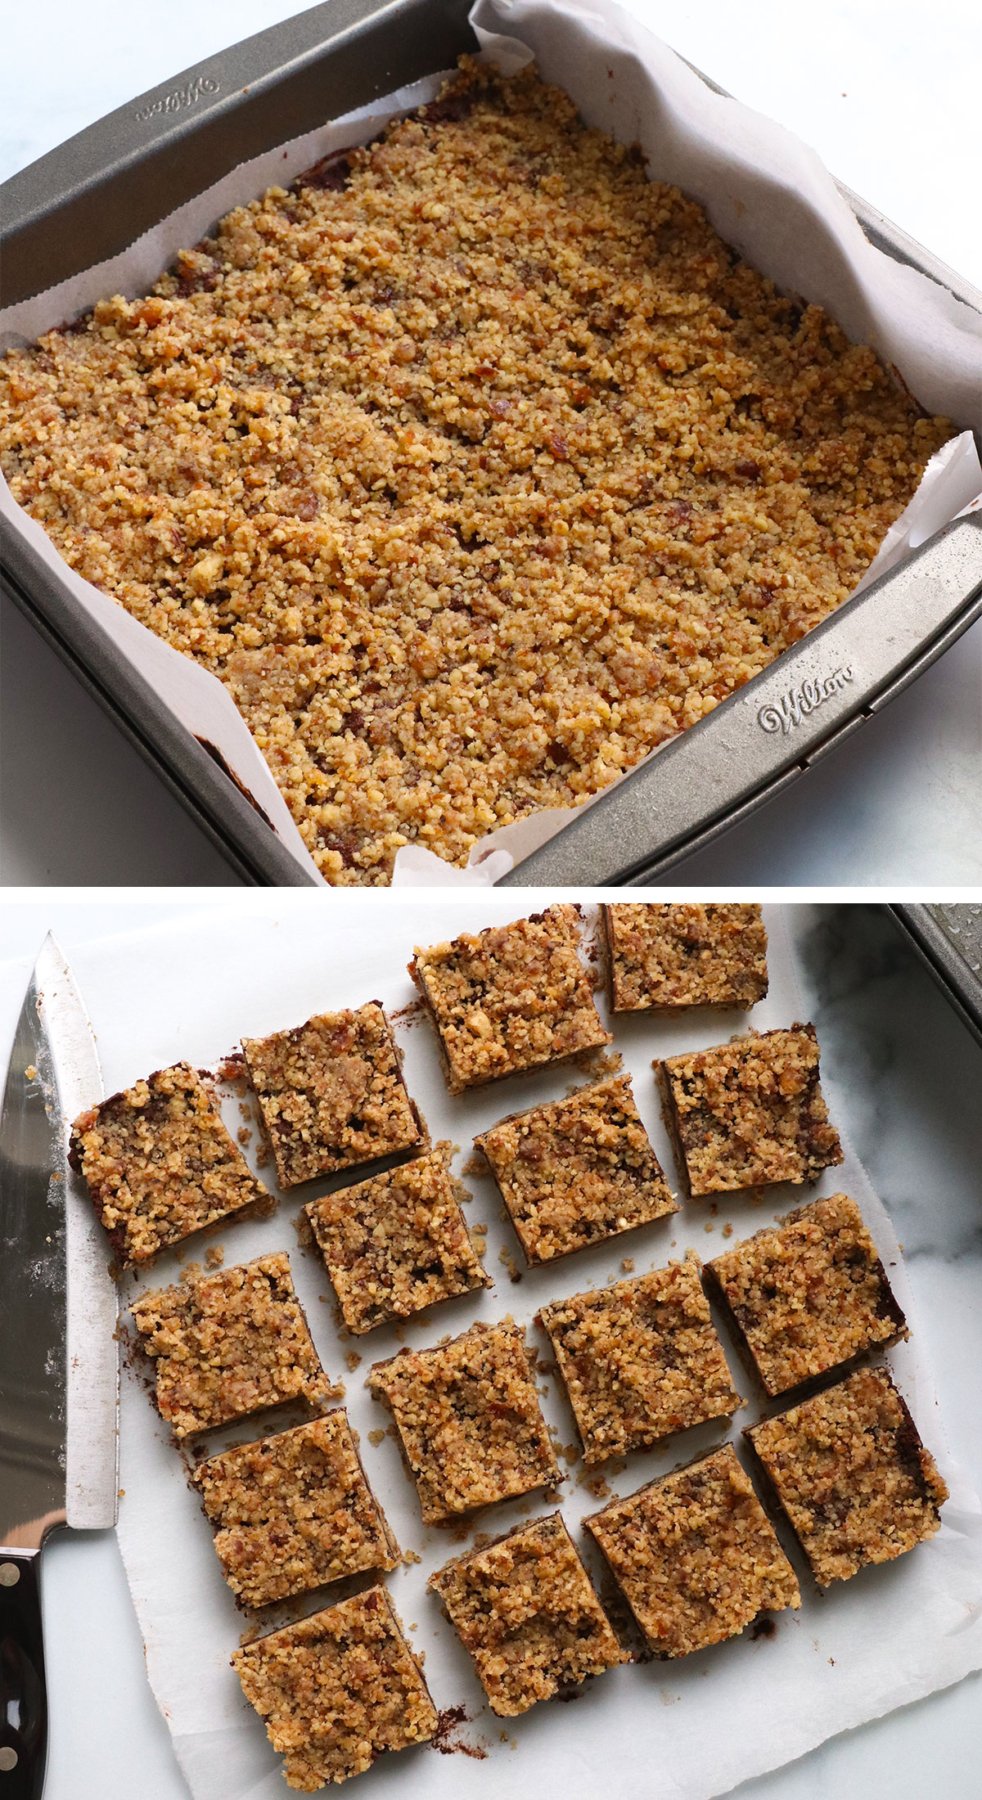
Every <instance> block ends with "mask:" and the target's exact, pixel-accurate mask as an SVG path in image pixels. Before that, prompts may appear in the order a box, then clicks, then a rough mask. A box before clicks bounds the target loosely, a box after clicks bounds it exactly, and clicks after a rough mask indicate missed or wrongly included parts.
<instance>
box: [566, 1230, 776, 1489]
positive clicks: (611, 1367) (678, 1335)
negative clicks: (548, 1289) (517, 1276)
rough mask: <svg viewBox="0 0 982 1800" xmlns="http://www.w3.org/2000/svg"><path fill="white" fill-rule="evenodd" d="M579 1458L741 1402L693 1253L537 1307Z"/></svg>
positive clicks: (668, 1431)
mask: <svg viewBox="0 0 982 1800" xmlns="http://www.w3.org/2000/svg"><path fill="white" fill-rule="evenodd" d="M539 1318H540V1320H541V1323H542V1325H543V1326H544V1328H545V1330H546V1331H547V1332H548V1334H549V1339H550V1342H551V1343H552V1347H553V1349H554V1351H555V1354H556V1361H557V1363H558V1365H559V1373H560V1375H561V1376H562V1378H563V1381H564V1383H565V1386H566V1391H567V1393H568V1395H569V1401H570V1405H571V1407H572V1409H573V1416H574V1418H575V1420H576V1427H577V1430H578V1432H579V1434H580V1438H581V1440H582V1444H583V1460H584V1462H586V1463H598V1462H604V1461H606V1459H607V1458H608V1457H610V1456H621V1455H624V1454H626V1453H627V1452H628V1451H630V1450H645V1449H649V1448H650V1446H651V1445H652V1444H657V1443H659V1442H660V1441H661V1439H662V1438H666V1437H670V1436H671V1435H672V1434H673V1433H674V1432H676V1431H687V1430H688V1429H689V1427H690V1426H692V1425H701V1424H703V1423H704V1422H705V1420H707V1419H725V1418H728V1417H729V1416H730V1414H731V1413H734V1412H736V1410H737V1408H738V1407H739V1406H742V1405H743V1402H742V1400H741V1398H740V1395H739V1394H738V1393H736V1392H735V1390H734V1388H733V1384H732V1382H731V1380H730V1371H729V1369H728V1367H727V1363H726V1357H725V1356H724V1354H723V1347H722V1345H721V1343H720V1341H719V1338H718V1337H717V1335H716V1332H715V1330H714V1328H713V1322H712V1318H711V1316H710V1312H709V1303H708V1301H707V1299H706V1296H705V1294H704V1293H703V1291H702V1285H701V1283H700V1280H699V1264H698V1262H697V1261H696V1259H695V1258H694V1257H689V1258H687V1259H686V1261H685V1262H682V1263H669V1264H668V1267H667V1268H664V1269H653V1270H652V1271H651V1273H650V1274H648V1275H638V1276H635V1277H633V1278H632V1279H629V1280H627V1281H617V1282H615V1283H614V1284H613V1286H612V1287H609V1288H600V1289H597V1290H596V1292H594V1293H588V1294H574V1295H572V1297H571V1298H570V1299H569V1300H557V1301H554V1302H553V1304H552V1305H551V1306H544V1307H543V1308H542V1311H541V1313H540V1314H539Z"/></svg>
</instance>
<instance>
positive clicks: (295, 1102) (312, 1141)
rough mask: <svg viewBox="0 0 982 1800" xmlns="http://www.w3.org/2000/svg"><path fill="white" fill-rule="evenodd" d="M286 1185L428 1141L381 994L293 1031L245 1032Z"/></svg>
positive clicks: (258, 1094) (251, 1069)
mask: <svg viewBox="0 0 982 1800" xmlns="http://www.w3.org/2000/svg"><path fill="white" fill-rule="evenodd" d="M242 1049H243V1052H244V1055H245V1060H246V1067H247V1069H248V1071H249V1079H250V1081H251V1082H252V1085H253V1087H254V1089H255V1092H256V1099H257V1101H258V1102H259V1110H260V1113H261V1115H262V1121H263V1126H264V1128H265V1131H266V1136H267V1137H268V1139H269V1143H270V1147H271V1149H272V1152H273V1160H274V1162H275V1164H276V1173H277V1177H278V1179H279V1182H280V1186H281V1187H284V1188H290V1187H296V1186H298V1184H299V1183H301V1182H304V1181H312V1180H314V1179H315V1178H316V1177H317V1176H318V1175H333V1174H334V1173H335V1172H336V1171H337V1170H338V1169H348V1168H352V1167H353V1166H355V1165H356V1164H358V1163H365V1162H374V1161H375V1160H377V1158H379V1157H382V1156H388V1155H391V1154H392V1153H393V1152H394V1151H398V1150H410V1149H412V1148H414V1146H415V1145H417V1144H418V1143H420V1142H421V1140H422V1138H423V1127H422V1125H421V1123H420V1119H419V1115H418V1113H417V1111H416V1108H415V1106H414V1105H413V1103H412V1101H411V1100H410V1098H409V1095H408V1094H407V1092H406V1084H405V1082H404V1081H403V1078H402V1069H401V1067H400V1064H399V1054H398V1051H397V1049H396V1045H395V1040H394V1038H393V1036H392V1031H391V1028H390V1025H389V1021H388V1019H387V1018H386V1016H385V1013H384V1012H383V1010H382V1007H381V1006H380V1005H379V1003H378V1001H377V1000H372V1001H370V1002H369V1003H368V1005H367V1006H360V1007H358V1008H357V1010H356V1011H346V1012H336V1013H321V1014H319V1015H318V1017H316V1018H313V1019H308V1020H307V1022H306V1024H305V1025H298V1026H296V1027H295V1028H294V1029H293V1030H291V1031H277V1032H274V1033H273V1034H272V1035H271V1036H270V1037H266V1038H244V1039H243V1043H242Z"/></svg>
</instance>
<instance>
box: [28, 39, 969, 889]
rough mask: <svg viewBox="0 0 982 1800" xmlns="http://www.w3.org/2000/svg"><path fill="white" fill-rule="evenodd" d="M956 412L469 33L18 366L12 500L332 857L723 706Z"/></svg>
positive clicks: (414, 832) (460, 836)
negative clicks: (503, 71)
mask: <svg viewBox="0 0 982 1800" xmlns="http://www.w3.org/2000/svg"><path fill="white" fill-rule="evenodd" d="M654 173H655V174H657V170H655V171H654ZM952 430H953V428H952V426H951V425H950V423H949V422H948V421H947V420H944V419H940V418H927V417H924V416H923V414H922V411H921V409H920V408H919V407H918V405H917V403H916V402H915V401H914V400H913V399H912V398H911V397H910V395H909V394H908V393H907V392H906V391H905V390H904V389H903V388H902V387H901V386H900V385H899V384H898V383H897V382H896V381H895V380H894V378H893V376H892V375H891V373H890V371H889V370H888V369H887V368H886V367H885V366H884V364H883V363H882V362H881V361H880V360H879V359H878V357H877V356H876V355H875V353H874V352H873V351H872V350H871V349H869V348H867V347H866V346H863V345H854V344H850V343H849V342H848V340H847V339H846V337H845V335H844V334H843V332H842V331H841V330H840V328H839V327H838V326H837V325H836V324H835V322H834V321H833V320H832V319H830V318H829V317H828V315H827V314H826V313H825V312H824V311H823V310H822V309H821V308H820V307H818V306H805V305H803V304H802V303H801V302H799V301H798V300H797V299H794V298H783V297H782V296H781V295H779V294H778V293H777V292H776V290H775V288H774V286H773V284H772V283H771V282H770V281H769V280H767V279H765V278H764V277H763V276H761V275H759V274H758V273H756V271H755V270H754V269H752V268H751V267H750V266H749V265H748V264H747V263H745V262H743V261H741V260H740V258H739V257H738V256H737V254H736V253H735V252H734V251H733V250H731V249H730V248H729V247H728V246H727V245H726V244H724V243H723V242H722V240H721V239H720V238H719V237H718V236H717V235H716V233H715V231H713V229H712V227H711V226H710V225H709V223H708V220H707V219H706V216H705V213H704V212H703V210H702V208H701V207H700V206H699V205H697V204H696V203H695V202H694V201H691V200H688V199H686V198H685V197H684V196H683V195H682V194H680V193H679V192H678V190H677V189H675V188H672V187H669V186H666V185H664V184H663V183H660V182H658V181H649V180H648V179H647V175H646V171H645V169H644V167H643V164H642V160H641V158H640V156H639V155H638V153H637V152H636V151H634V150H630V149H626V148H624V147H622V146H619V145H617V144H614V143H613V142H612V140H611V139H610V138H609V137H606V136H604V135H603V134H602V133H600V132H597V131H588V130H585V129H584V128H583V127H582V126H581V124H580V123H579V121H578V119H577V117H576V112H575V109H574V106H573V104H572V102H571V100H570V99H569V98H568V96H567V95H565V94H563V93H560V92H559V91H557V90H556V89H554V88H548V87H546V86H544V85H543V84H542V83H541V82H540V81H539V79H538V78H537V76H536V75H535V73H534V71H532V70H527V71H523V72H522V73H520V74H518V75H515V76H513V77H510V78H502V77H500V76H498V75H496V74H495V73H494V72H493V71H492V70H489V69H481V68H478V67H476V66H474V65H473V64H469V63H468V64H466V65H465V68H464V71H463V73H462V74H461V75H460V76H458V77H457V78H456V79H455V80H454V81H453V82H451V84H450V88H449V92H448V95H447V96H446V97H445V98H444V99H443V100H441V101H439V102H438V103H437V104H436V105H435V106H431V107H429V108H425V107H424V108H423V109H422V110H421V111H420V112H419V113H417V114H415V115H414V116H411V117H409V118H407V119H404V120H397V121H395V122H393V124H391V125H390V126H389V127H388V129H387V130H386V131H385V132H384V134H383V135H382V137H381V138H380V140H379V141H377V142H376V143H374V144H370V145H367V146H366V147H364V148H362V149H353V150H352V151H350V152H349V153H348V154H346V155H345V156H343V157H337V156H335V157H331V158H328V159H327V160H326V161H325V163H323V164H321V165H319V166H318V167H317V168H316V169H313V170H311V171H309V172H308V173H307V175H306V176H305V177H300V178H299V180H298V181H297V182H296V183H295V184H294V186H293V187H292V188H291V189H290V191H288V192H287V191H284V190H283V189H282V188H277V187H274V188H271V189H270V190H269V191H268V192H267V193H266V194H265V195H263V196H262V197H261V198H259V199H257V200H255V201H254V202H252V203H251V204H250V205H246V206H241V207H237V208H235V210H234V211H232V212H230V213H228V214H227V215H226V216H225V217H224V218H223V219H221V220H220V221H219V222H218V224H217V226H216V227H215V231H214V235H213V236H212V237H208V238H206V239H204V240H203V241H202V242H201V243H200V244H198V245H196V246H195V247H194V248H193V249H191V250H187V251H182V252H181V253H180V255H179V256H178V258H177V261H176V264H175V267H174V269H173V270H172V271H170V272H169V273H167V274H165V275H164V276H162V278H161V279H160V280H159V281H158V282H157V283H156V286H155V287H154V289H153V291H152V292H151V293H150V294H149V295H147V296H144V297H142V298H138V299H135V300H126V299H123V298H121V297H120V296H119V295H116V296H113V297H107V298H106V299H104V300H102V301H100V302H99V304H98V305H97V306H96V307H95V308H94V310H93V311H92V312H91V313H90V314H88V315H86V316H85V317H84V318H82V319H80V320H78V321H76V323H75V324H74V325H71V326H69V327H67V328H65V329H61V330H55V331H51V332H48V333H46V334H45V336H44V337H42V338H41V339H40V341H39V342H38V343H37V344H36V345H34V346H31V347H29V348H26V349H18V350H14V351H12V352H11V353H10V354H9V355H8V356H7V357H6V358H5V359H4V361H3V362H2V363H0V463H2V467H3V470H4V473H5V474H6V476H7V479H8V481H9V483H10V486H11V490H12V492H13V494H14V497H15V499H16V500H18V501H19V502H20V504H21V505H22V506H24V507H26V508H27V510H28V511H29V512H30V513H31V514H32V516H33V517H34V518H35V519H37V520H38V521H39V523H40V524H41V525H42V526H43V527H44V529H45V530H46V531H47V533H48V535H49V536H50V537H51V539H52V540H53V542H54V543H55V545H56V546H57V548H58V549H59V551H60V552H61V554H62V555H63V556H64V557H65V559H66V560H67V561H68V563H69V564H70V565H71V566H72V567H73V568H74V569H76V570H77V571H78V573H79V574H80V575H82V576H83V577H85V578H86V579H87V580H89V581H91V582H93V583H94V584H95V585H96V586H97V587H99V588H101V589H102V590H103V591H104V592H106V593H108V594H110V595H111V596H112V597H113V598H114V599H116V600H117V601H118V602H119V603H120V604H121V605H123V606H124V607H125V608H126V609H127V611H128V612H130V613H131V614H132V615H133V616H134V617H135V618H137V619H139V620H140V621H141V622H142V623H144V624H145V625H147V626H149V627H150V629H151V630H153V631H155V632H156V633H157V634H158V635H159V636H161V637H162V638H164V639H165V640H166V642H168V643H169V644H171V645H173V646H174V647H175V648H176V649H178V650H180V651H182V652H184V653H185V654H186V655H189V656H192V657H194V658H195V660H196V661H198V662H199V663H200V664H201V665H202V666H203V667H204V668H206V669H208V670H210V671H212V672H213V673H214V674H216V675H217V676H218V677H219V678H220V679H221V680H222V681H223V682H224V683H225V685H226V687H227V688H228V690H229V692H230V693H231V695H232V698H233V699H234V701H235V702H236V705H237V706H238V707H239V709H240V711H241V712H242V714H243V716H244V718H245V720H246V722H247V724H248V726H249V728H250V729H251V731H252V732H253V734H254V736H255V739H256V741H257V743H258V745H259V747H260V749H261V751H262V753H263V755H264V756H265V758H266V760H267V762H268V764H269V766H270V768H271V770H272V772H273V775H274V778H275V780H276V782H277V784H278V786H279V788H280V791H281V792H282V794H283V796H284V799H285V800H286V802H287V804H288V806H289V807H290V809H291V812H292V814H293V816H294V818H295V819H296V822H297V825H298V827H299V830H300V833H301V835H302V837H303V839H304V841H305V843H306V844H307V846H308V848H309V850H310V852H311V854H312V856H313V857H314V859H315V861H316V863H317V865H318V867H319V868H320V870H321V871H322V873H323V874H324V876H325V877H326V878H327V880H328V881H330V882H336V883H356V882H374V883H380V882H385V881H386V880H388V878H389V873H390V870H391V865H392V860H393V857H394V855H395V852H396V850H397V849H398V848H399V846H400V845H402V844H406V843H413V842H417V843H420V844H423V845H425V846H427V847H428V848H430V849H432V850H435V851H436V852H438V853H439V854H441V855H443V856H445V857H446V858H448V859H449V860H450V861H451V862H453V863H457V864H462V863H463V862H465V861H466V858H467V855H468V852H469V850H470V849H471V847H472V845H473V844H474V843H475V841H476V840H477V839H478V838H480V837H481V836H482V834H484V833H485V832H488V831H491V830H493V829H495V828H497V827H500V826H503V825H507V824H510V823H512V822H513V821H514V820H516V819H521V818H524V817H526V816H527V815H528V814H529V813H531V812H533V811H534V810H536V809H539V808H542V807H549V806H569V805H573V804H576V803H577V802H579V801H581V800H583V799H584V798H586V797H587V796H588V795H591V794H595V793H597V792H599V791H601V790H602V789H603V788H605V787H606V786H607V785H608V784H609V783H610V782H611V781H612V780H613V779H614V778H615V777H616V776H618V775H619V774H621V773H622V772H623V771H624V770H626V769H629V768H631V767H632V766H633V765H634V764H636V763H637V762H638V761H639V760H640V759H641V757H643V756H644V755H645V754H646V753H647V752H648V751H650V750H651V749H653V748H654V747H655V746H656V745H658V744H660V743H662V742H664V741H665V740H666V739H667V738H668V737H670V736H671V735H672V734H673V733H674V732H676V731H678V730H679V729H680V728H684V727H686V726H688V725H691V724H693V723H694V722H696V721H697V720H699V719H700V718H702V717H703V716H704V715H705V714H707V713H708V712H710V711H711V710H712V708H713V707H714V706H716V705H717V704H718V703H719V701H720V700H722V699H724V698H725V697H726V696H727V695H728V694H730V693H732V692H733V691H734V690H735V689H737V688H739V687H740V686H741V685H742V684H743V683H744V682H746V681H747V680H748V679H749V678H750V677H751V676H752V675H754V674H756V673H758V672H759V671H760V670H761V669H763V668H765V667H766V666H767V665H768V664H769V663H770V662H771V661H772V660H773V659H774V658H775V657H776V656H778V655H779V654H780V653H781V651H782V650H784V649H786V648H787V647H788V646H789V645H790V644H793V643H795V642H796V641H797V640H798V639H799V638H800V637H801V636H802V635H803V634H804V633H805V632H806V631H808V630H810V629H811V628H812V627H813V626H814V625H816V624H818V623H819V622H820V620H822V619H824V618H825V617H827V616H828V615H829V614H830V613H831V612H833V611H834V610H835V608H836V607H837V606H838V605H839V604H840V603H841V601H842V600H843V599H844V598H845V597H846V595H847V594H848V593H849V592H850V591H851V589H852V588H853V587H854V586H855V584H856V581H857V580H858V578H859V577H860V575H862V573H863V572H864V570H865V569H866V568H867V567H868V565H869V563H870V561H871V559H872V557H873V555H874V553H875V551H876V550H877V548H878V546H879V544H880V541H881V539H882V538H883V535H884V533H885V531H886V530H887V528H888V526H889V525H891V524H892V522H893V521H894V520H895V519H896V517H897V516H898V514H899V513H900V512H901V510H902V509H903V507H904V506H905V505H906V504H907V502H908V501H909V499H910V498H911V496H912V494H913V492H914V490H915V488H916V485H917V482H918V479H919V477H920V475H921V473H922V471H923V469H924V467H925V464H926V463H927V461H928V459H929V457H930V456H931V454H932V453H933V452H934V451H935V450H937V449H938V448H939V447H940V446H941V444H943V443H944V442H945V441H946V439H947V438H949V437H950V436H951V435H952Z"/></svg>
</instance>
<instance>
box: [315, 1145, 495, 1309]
mask: <svg viewBox="0 0 982 1800" xmlns="http://www.w3.org/2000/svg"><path fill="white" fill-rule="evenodd" d="M307 1217H308V1219H309V1221H310V1227H311V1230H312V1232H313V1234H314V1238H315V1241H316V1243H317V1246H318V1248H319V1250H320V1252H321V1255H322V1256H323V1258H324V1261H325V1263H326V1265H327V1272H328V1274H329V1275H330V1277H331V1281H332V1284H333V1286H334V1291H335V1293H336V1294H337V1297H338V1301H339V1303H340V1306H341V1312H342V1315H343V1318H344V1322H345V1324H346V1325H347V1327H348V1330H349V1331H354V1332H364V1331H372V1330H374V1328H375V1327H376V1326H377V1325H382V1324H384V1323H386V1322H387V1321H391V1320H393V1319H408V1318H410V1317H411V1316H412V1315H413V1314H414V1313H418V1312H422V1311H423V1309H424V1307H428V1306H433V1305H435V1304H436V1302H437V1301H439V1300H451V1299H453V1298H454V1296H455V1295H458V1294H466V1293H470V1292H471V1290H472V1289H474V1288H481V1287H490V1286H491V1285H492V1283H491V1281H490V1279H489V1277H488V1276H487V1275H485V1273H484V1270H483V1268H482V1267H481V1263H480V1261H479V1259H478V1256H477V1253H476V1251H475V1249H474V1246H473V1244H472V1243H471V1240H470V1236H469V1234H468V1230H467V1226H466V1224H465V1223H464V1215H463V1213H462V1211H461V1208H460V1201H459V1199H458V1197H457V1190H456V1188H455V1186H454V1182H453V1178H452V1176H451V1173H450V1170H449V1169H448V1167H447V1164H446V1162H445V1160H444V1158H443V1156H442V1155H441V1154H440V1152H439V1151H436V1150H434V1151H431V1152H430V1153H429V1155H427V1156H418V1157H416V1158H415V1160H414V1161H413V1162H408V1163H403V1164H402V1165H401V1166H400V1167H399V1168H397V1169H389V1170H387V1171H386V1172H385V1173H383V1174H381V1175H375V1176H373V1177H372V1178H371V1179H370V1180H368V1181H360V1182H358V1183H357V1185H356V1186H354V1187H346V1188H338V1189H337V1190H336V1191H335V1192H334V1193H333V1194H325V1195H324V1197H323V1199H321V1200H312V1201H311V1203H310V1205H309V1206H308V1207H307Z"/></svg>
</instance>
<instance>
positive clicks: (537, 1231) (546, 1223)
mask: <svg viewBox="0 0 982 1800" xmlns="http://www.w3.org/2000/svg"><path fill="white" fill-rule="evenodd" d="M475 1143H476V1144H477V1145H478V1146H479V1147H480V1149H481V1150H482V1151H483V1152H484V1155H485V1157H486V1158H487V1160H488V1163H489V1164H490V1167H491V1171H492V1173H493V1175H494V1178H495V1180H496V1182H497V1183H498V1187H499V1188H500V1190H501V1194H502V1198H503V1199H504V1202H505V1205H506V1206H507V1208H508V1212H509V1214H510V1216H511V1221H512V1224H513V1225H514V1227H515V1230H516V1232H517V1233H518V1237H519V1239H520V1241H521V1245H522V1249H523V1250H524V1252H525V1256H526V1259H527V1260H528V1262H530V1263H543V1262H550V1261H551V1260H552V1259H553V1257H556V1256H567V1255H568V1254H569V1252H570V1251H571V1250H582V1249H583V1248H584V1247H585V1246H586V1245H588V1244H596V1243H599V1242H601V1241H602V1240H603V1239H604V1238H609V1237H614V1236H616V1235H617V1233H618V1232H621V1231H631V1230H632V1229H633V1228H634V1227H635V1226H637V1225H646V1224H649V1223H650V1222H651V1221H652V1220H654V1219H662V1218H665V1217H666V1216H667V1215H668V1214H669V1213H673V1212H675V1211H676V1210H677V1208H676V1204H675V1201H674V1199H673V1198H672V1195H671V1193H670V1191H669V1188H668V1184H667V1182H666V1180H665V1176H664V1174H663V1172H662V1169H661V1165H660V1164H659V1162H658V1158H657V1157H656V1155H655V1153H654V1151H653V1149H652V1147H651V1144H650V1143H649V1141H648V1135H647V1132H646V1131H645V1128H644V1125H643V1124H642V1122H641V1118H640V1115H639V1113H638V1109H637V1107H636V1105H635V1103H634V1094H633V1092H632V1089H631V1079H630V1076H629V1075H612V1076H611V1077H610V1078H609V1079H607V1080H604V1081H598V1082H594V1083H593V1085H592V1086H590V1087H584V1088H579V1089H578V1090H577V1092H576V1093H574V1094H570V1095H569V1096H568V1098H566V1099H564V1100H555V1101H553V1102H551V1103H550V1104H549V1105H547V1106H534V1107H531V1108H529V1110H528V1111H527V1112H519V1113H511V1114H510V1115H509V1116H508V1118H506V1119H501V1120H500V1121H499V1122H498V1124H497V1125H493V1126H492V1127H491V1129H490V1131H485V1132H483V1133H482V1134H481V1136H480V1137H478V1138H476V1139H475Z"/></svg>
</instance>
